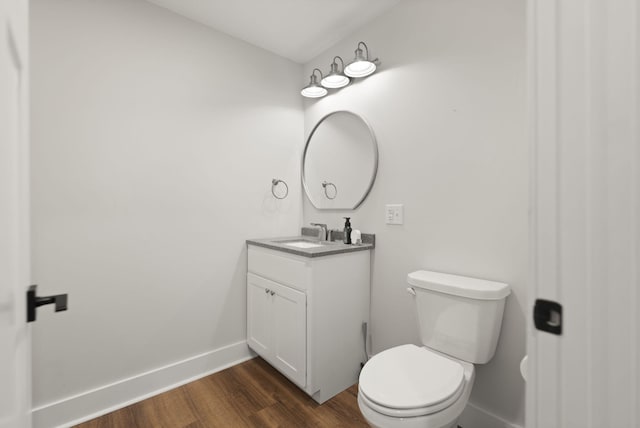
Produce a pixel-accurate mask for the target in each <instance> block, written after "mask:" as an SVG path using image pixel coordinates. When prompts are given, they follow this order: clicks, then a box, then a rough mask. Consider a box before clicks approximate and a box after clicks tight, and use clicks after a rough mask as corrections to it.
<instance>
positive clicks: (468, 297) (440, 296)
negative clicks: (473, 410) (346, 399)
mask: <svg viewBox="0 0 640 428" xmlns="http://www.w3.org/2000/svg"><path fill="white" fill-rule="evenodd" d="M407 281H408V282H409V284H410V285H411V287H409V288H408V289H407V291H409V292H410V293H411V294H413V295H414V296H415V303H416V309H417V311H418V322H419V329H420V337H421V339H422V343H423V344H424V346H423V347H418V346H415V345H401V346H396V347H395V348H391V349H387V350H386V351H383V352H380V353H379V354H377V355H375V356H374V357H373V358H371V359H370V360H369V361H368V362H367V364H365V366H364V367H363V369H362V372H361V373H360V380H359V390H358V406H359V407H360V411H361V412H362V414H363V416H364V417H365V419H366V420H367V422H369V424H370V425H371V426H374V427H380V428H395V427H401V428H414V427H416V428H417V427H421V428H449V427H455V426H456V424H457V421H458V418H459V417H460V415H461V414H462V411H463V410H464V408H465V406H466V405H467V401H468V399H469V394H470V393H471V388H472V387H473V380H474V378H475V370H474V366H473V365H474V364H483V363H486V362H488V361H489V360H491V358H492V357H493V354H494V352H495V349H496V345H497V343H498V336H499V335H500V327H501V324H502V313H503V311H504V303H505V300H506V298H507V296H508V295H509V293H510V292H511V291H510V288H509V285H507V284H503V283H500V282H493V281H485V280H482V279H475V278H467V277H464V276H457V275H449V274H444V273H438V272H429V271H417V272H412V273H410V274H409V275H408V277H407Z"/></svg>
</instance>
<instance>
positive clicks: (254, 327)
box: [247, 274, 273, 359]
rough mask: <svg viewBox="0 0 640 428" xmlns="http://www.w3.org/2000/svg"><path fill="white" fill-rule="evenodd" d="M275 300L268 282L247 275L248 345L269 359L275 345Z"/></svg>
mask: <svg viewBox="0 0 640 428" xmlns="http://www.w3.org/2000/svg"><path fill="white" fill-rule="evenodd" d="M272 325H273V298H272V296H271V295H270V294H269V290H268V288H267V283H266V280H264V279H263V278H260V277H259V276H255V275H252V274H248V275H247V344H248V345H249V346H250V347H251V349H253V350H254V351H256V352H257V353H258V354H259V355H260V356H262V357H264V358H266V359H269V357H270V354H271V344H272V343H273V328H272Z"/></svg>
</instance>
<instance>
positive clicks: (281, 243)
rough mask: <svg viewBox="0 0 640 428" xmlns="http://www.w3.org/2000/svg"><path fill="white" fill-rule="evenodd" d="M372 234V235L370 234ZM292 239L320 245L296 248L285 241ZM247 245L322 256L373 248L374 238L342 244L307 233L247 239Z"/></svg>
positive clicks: (298, 254)
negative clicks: (361, 242)
mask: <svg viewBox="0 0 640 428" xmlns="http://www.w3.org/2000/svg"><path fill="white" fill-rule="evenodd" d="M370 236H372V235H370ZM294 241H305V242H310V243H320V244H322V246H320V247H313V248H296V247H292V246H290V245H287V243H291V242H294ZM247 244H248V245H256V246H258V247H264V248H270V249H272V250H278V251H282V252H285V253H290V254H295V255H297V256H303V257H322V256H330V255H334V254H342V253H351V252H354V251H369V250H372V249H374V248H375V240H372V242H371V243H363V244H360V245H352V244H344V243H342V242H341V241H330V242H327V241H322V242H320V241H319V240H318V239H317V238H313V237H310V236H309V235H300V236H290V237H282V238H268V239H247Z"/></svg>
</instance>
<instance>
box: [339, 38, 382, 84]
mask: <svg viewBox="0 0 640 428" xmlns="http://www.w3.org/2000/svg"><path fill="white" fill-rule="evenodd" d="M360 45H362V46H364V49H365V52H366V55H364V54H363V51H362V49H361V48H360ZM355 53H356V56H355V58H354V59H353V61H351V62H350V63H349V64H348V65H347V67H346V68H345V69H344V74H346V75H347V76H349V77H366V76H368V75H370V74H372V73H373V72H374V71H376V62H378V59H377V58H376V59H374V60H370V59H369V48H368V47H367V45H366V44H365V43H364V42H359V43H358V47H357V49H356V52H355Z"/></svg>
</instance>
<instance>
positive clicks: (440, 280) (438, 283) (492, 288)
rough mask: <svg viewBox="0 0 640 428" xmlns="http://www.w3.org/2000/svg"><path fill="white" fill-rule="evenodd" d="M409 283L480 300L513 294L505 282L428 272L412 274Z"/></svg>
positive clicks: (501, 297)
mask: <svg viewBox="0 0 640 428" xmlns="http://www.w3.org/2000/svg"><path fill="white" fill-rule="evenodd" d="M407 282H408V283H409V284H411V285H413V286H414V287H418V288H424V289H426V290H432V291H438V292H440V293H446V294H452V295H454V296H461V297H467V298H470V299H479V300H500V299H504V298H505V297H507V296H508V295H509V294H510V293H511V288H510V287H509V284H505V283H503V282H495V281H488V280H486V279H477V278H469V277H467V276H459V275H451V274H448V273H441V272H431V271H428V270H419V271H416V272H411V273H410V274H409V275H407Z"/></svg>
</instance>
